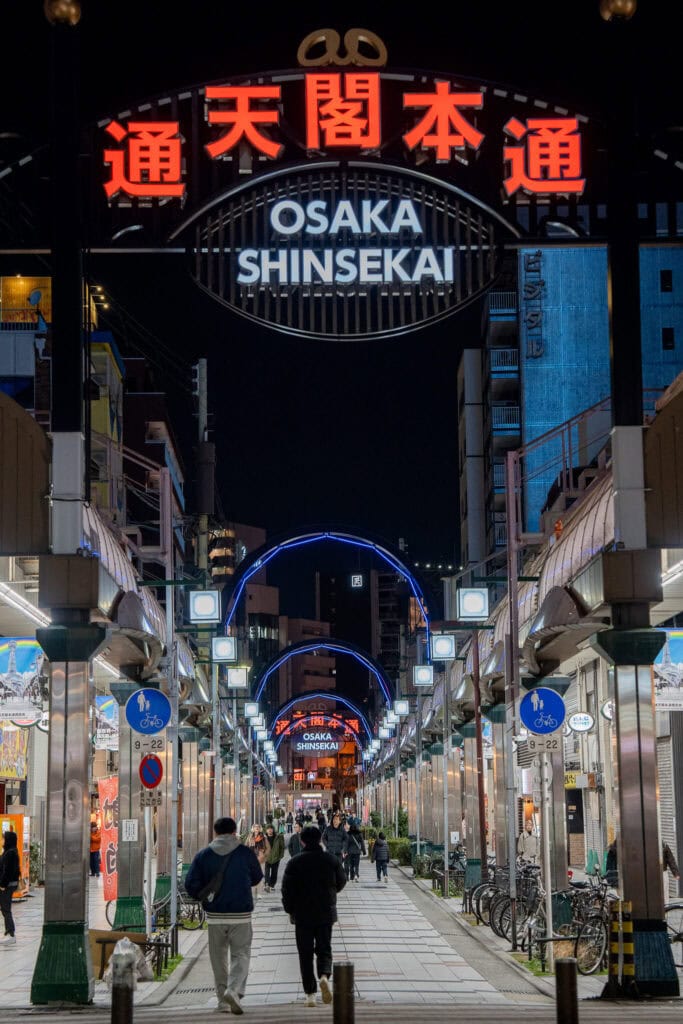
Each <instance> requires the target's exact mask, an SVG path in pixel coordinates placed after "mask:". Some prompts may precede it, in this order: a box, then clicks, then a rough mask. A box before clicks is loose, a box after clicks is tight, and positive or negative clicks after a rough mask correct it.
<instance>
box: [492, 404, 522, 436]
mask: <svg viewBox="0 0 683 1024" xmlns="http://www.w3.org/2000/svg"><path fill="white" fill-rule="evenodd" d="M491 423H492V425H493V429H494V430H507V431H515V430H519V429H520V426H521V416H520V413H519V406H518V405H493V406H492V407H491Z"/></svg>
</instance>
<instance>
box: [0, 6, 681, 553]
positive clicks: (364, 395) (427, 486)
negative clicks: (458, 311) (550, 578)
mask: <svg viewBox="0 0 683 1024" xmlns="http://www.w3.org/2000/svg"><path fill="white" fill-rule="evenodd" d="M2 6H3V11H2V21H1V22H0V25H1V27H2V39H3V61H2V62H1V64H0V87H1V89H2V93H1V95H2V99H1V100H0V159H6V155H5V154H6V152H7V149H6V148H5V149H3V147H7V146H12V147H18V148H20V147H21V146H22V145H23V144H24V140H25V143H26V148H27V150H29V151H30V149H32V148H33V145H34V144H37V143H40V142H42V141H44V140H45V138H46V133H47V130H48V125H49V104H48V93H49V59H48V52H49V46H48V42H49V32H50V29H49V26H48V25H47V23H46V22H45V19H44V15H43V11H42V6H43V5H42V0H4V2H3V5H2ZM639 7H640V9H639V11H638V14H637V15H636V19H635V20H634V21H633V22H631V24H630V25H622V26H613V25H612V26H608V25H606V24H605V23H604V22H603V21H602V20H601V19H600V17H599V14H598V3H597V0H575V2H573V3H570V2H568V0H565V2H564V3H558V2H554V0H553V2H551V0H546V2H544V3H540V2H536V0H526V2H524V3H519V4H517V5H515V4H510V3H490V2H489V3H476V4H474V3H473V4H470V5H448V6H445V5H443V4H434V5H432V6H431V7H430V6H429V5H415V6H414V13H413V14H412V15H411V16H410V17H407V16H406V15H405V14H403V13H400V12H403V11H405V5H396V4H395V3H391V4H388V3H379V4H375V3H370V4H362V5H358V4H356V5H354V4H340V5H338V6H337V7H332V8H327V7H321V5H319V4H289V3H282V4H279V5H274V4H244V3H243V4H236V3H234V2H232V0H230V2H224V0H193V2H192V3H186V4H183V3H180V2H179V0H168V2H161V0H138V2H137V3H122V2H110V0H83V3H82V8H83V17H82V22H81V27H80V31H81V35H82V39H83V47H82V48H83V59H82V82H83V89H82V105H83V116H84V118H86V119H87V120H90V119H92V118H94V117H96V116H98V115H100V116H101V115H107V114H111V113H115V112H117V111H120V110H123V109H125V108H126V105H127V104H128V103H138V102H140V101H142V100H143V99H145V98H146V97H147V96H152V95H154V94H156V93H160V92H162V91H164V90H169V89H174V88H176V87H180V86H183V85H194V84H198V83H203V82H215V81H218V80H220V79H221V78H223V77H225V78H227V77H229V76H231V75H236V74H241V73H248V72H254V71H258V70H263V71H270V70H274V69H284V68H289V67H295V66H296V51H297V47H298V45H299V43H300V41H301V40H302V39H303V37H304V36H305V35H306V34H307V33H308V32H310V31H312V30H313V29H317V28H321V27H324V26H329V27H333V28H336V29H337V31H339V32H340V34H341V35H342V36H343V34H344V32H345V31H346V30H347V29H348V28H351V27H363V28H367V29H370V30H372V31H374V32H375V33H377V34H378V35H379V36H380V37H381V38H382V39H383V40H384V41H385V43H386V46H387V48H388V52H389V67H390V68H423V69H427V70H431V71H439V70H442V71H448V72H450V73H459V74H462V75H471V76H475V77H480V78H483V79H487V80H488V81H489V82H492V83H498V84H504V85H511V84H512V85H514V86H515V87H516V88H517V89H518V90H519V91H525V90H529V91H531V90H535V91H536V93H537V94H541V95H543V96H544V97H545V98H546V99H547V100H548V101H551V102H558V101H564V102H565V103H566V105H567V106H568V107H570V108H578V109H582V108H583V109H585V110H587V111H590V110H591V108H595V107H597V106H598V105H599V103H600V102H601V99H602V98H603V97H604V96H605V95H606V90H607V87H608V84H609V82H610V79H611V64H610V60H609V57H608V55H609V51H610V40H611V39H612V37H613V36H614V34H615V33H619V34H620V35H621V36H622V37H623V41H624V50H623V52H624V53H626V54H627V56H626V58H625V59H626V60H627V61H628V63H629V66H630V67H632V68H633V76H634V79H635V81H636V82H637V83H638V93H639V95H640V96H641V98H642V106H641V110H642V112H643V113H644V114H645V115H646V116H647V118H648V122H649V123H651V124H652V128H653V132H652V142H653V145H654V144H656V142H657V141H660V140H662V139H664V140H665V141H664V142H663V143H661V144H662V148H666V146H667V144H668V145H669V146H670V144H671V138H672V137H671V136H666V135H661V134H658V129H659V128H660V127H662V126H664V127H665V126H667V125H668V124H671V123H673V122H674V119H675V117H677V116H678V110H679V106H680V87H679V85H678V82H677V81H676V78H675V75H676V68H677V67H678V54H677V53H676V47H677V46H678V39H677V36H676V33H675V32H674V30H673V29H674V26H673V25H672V24H671V13H670V12H671V6H670V4H669V3H667V2H664V0H660V2H654V0H649V2H648V0H641V2H640V5H639ZM445 12H448V13H445ZM627 34H629V35H627ZM608 37H609V38H608ZM629 38H630V39H637V50H635V49H634V52H633V53H631V54H630V55H629V54H628V48H629V45H630V43H629ZM12 131H14V132H19V133H20V134H21V136H22V137H23V138H22V141H21V142H19V143H17V141H16V140H12V141H11V142H8V141H7V139H6V137H5V133H7V132H12ZM0 166H1V164H0ZM93 271H94V272H95V273H96V274H97V276H98V279H99V282H100V283H101V284H102V285H103V286H104V287H105V289H107V290H108V291H109V292H110V294H111V296H112V298H113V299H114V301H115V303H116V304H117V305H118V306H119V307H122V308H123V309H125V311H126V313H127V319H129V318H130V317H133V318H135V319H136V320H137V321H138V322H139V323H140V324H141V325H142V328H143V329H144V331H145V332H146V333H147V342H146V343H145V344H146V345H147V347H148V351H149V352H150V354H152V355H153V358H154V361H155V363H156V364H157V366H158V368H159V386H160V388H164V389H167V390H168V392H169V395H170V396H171V400H172V403H173V407H174V411H175V415H176V422H177V426H178V433H179V436H180V438H181V441H182V444H183V447H184V451H185V455H186V461H187V463H188V464H189V463H190V462H191V443H192V440H193V437H194V434H193V431H194V429H195V428H194V426H193V422H194V421H193V420H192V417H191V399H190V395H189V391H188V388H189V375H190V365H191V363H192V361H193V360H195V359H196V358H198V357H200V356H205V357H207V359H208V361H209V377H210V399H209V401H210V409H211V410H212V412H213V414H214V434H213V439H214V440H215V441H216V444H217V455H218V473H219V485H220V495H221V504H222V508H223V511H224V512H225V514H226V516H227V517H228V518H229V519H233V520H235V521H241V522H248V523H253V524H255V525H260V526H263V527H265V528H267V529H268V531H269V532H273V533H280V532H282V531H286V530H292V529H299V528H306V527H307V526H310V525H323V524H327V525H333V526H336V527H340V528H346V529H348V530H349V531H350V532H356V533H361V534H362V533H364V532H369V533H370V534H372V536H374V537H378V538H384V539H385V540H386V541H387V542H389V543H391V544H396V542H397V541H398V538H399V537H403V538H405V539H406V541H407V543H408V546H409V551H410V555H411V557H412V558H413V559H415V560H426V559H432V560H433V561H443V562H449V561H451V562H456V561H457V557H458V501H457V490H458V486H457V481H458V470H457V451H458V447H457V436H456V431H457V411H456V402H455V375H456V368H457V363H458V357H459V352H460V350H461V347H462V346H463V344H467V345H473V344H475V345H476V344H478V340H479V314H480V311H479V309H478V308H477V307H474V308H471V309H470V310H469V311H468V312H466V313H464V314H462V315H456V316H455V317H451V318H449V319H447V320H446V321H445V322H444V323H443V324H442V325H440V326H435V327H431V328H427V329H424V330H420V331H417V332H415V333H413V334H412V335H409V336H406V337H402V338H398V339H389V340H384V341H375V342H367V343H353V344H345V345H344V344H342V345H340V344H337V345H335V344H330V343H324V342H319V341H316V342H313V341H303V340H296V339H294V340H293V339H288V338H287V337H285V336H284V335H282V334H280V333H276V332H274V331H270V330H268V329H267V328H265V327H263V328H260V327H255V326H252V325H250V324H248V323H247V322H246V321H244V320H243V319H241V318H239V317H238V316H236V315H234V314H232V313H230V311H228V310H226V309H224V308H222V307H221V306H219V305H218V304H216V303H215V302H213V301H212V300H211V299H210V298H208V297H206V296H204V295H203V294H202V293H201V292H200V290H199V289H198V288H197V287H196V286H195V285H194V284H193V283H192V281H191V280H190V278H189V277H188V276H187V275H186V273H185V272H184V271H183V270H181V269H179V268H177V267H176V266H175V265H174V263H173V261H172V260H171V259H168V260H164V259H159V260H157V261H156V262H154V263H152V262H150V260H149V258H141V257H136V258H130V259H129V260H126V261H122V260H120V259H117V260H116V262H115V265H113V261H112V260H111V259H109V260H107V259H104V258H103V259H101V260H100V261H99V262H98V263H96V264H93ZM129 322H130V321H129ZM115 323H116V321H115V320H114V319H112V326H115ZM129 330H130V328H129ZM140 337H141V336H140V335H137V339H136V341H135V344H136V345H140V344H141V340H140ZM131 338H132V333H131ZM122 347H124V350H125V345H123V346H122ZM169 351H170V353H174V354H175V358H172V356H171V355H169ZM131 354H135V353H133V352H131ZM191 473H192V470H191V467H190V466H189V465H188V476H191Z"/></svg>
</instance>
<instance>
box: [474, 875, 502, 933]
mask: <svg viewBox="0 0 683 1024" xmlns="http://www.w3.org/2000/svg"><path fill="white" fill-rule="evenodd" d="M499 891H500V890H499V889H498V886H496V885H491V883H489V884H488V885H483V886H480V887H479V889H478V891H477V898H476V902H475V903H474V912H475V914H476V915H477V917H478V918H479V920H480V921H481V923H482V924H488V923H489V919H490V913H491V901H492V899H493V897H494V896H495V895H496V893H498V892H499Z"/></svg>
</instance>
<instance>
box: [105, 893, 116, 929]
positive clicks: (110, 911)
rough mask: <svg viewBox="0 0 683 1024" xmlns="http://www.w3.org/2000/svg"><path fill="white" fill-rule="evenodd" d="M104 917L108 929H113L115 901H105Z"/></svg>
mask: <svg viewBox="0 0 683 1024" xmlns="http://www.w3.org/2000/svg"><path fill="white" fill-rule="evenodd" d="M104 916H105V917H106V919H107V924H108V925H109V927H110V928H113V927H114V918H115V917H116V900H107V904H106V906H105V908H104Z"/></svg>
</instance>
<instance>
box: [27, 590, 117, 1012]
mask: <svg viewBox="0 0 683 1024" xmlns="http://www.w3.org/2000/svg"><path fill="white" fill-rule="evenodd" d="M42 582H43V581H42V580H41V584H42ZM36 638H37V640H38V643H39V644H40V646H41V647H42V648H43V650H44V651H45V654H46V655H47V658H48V660H49V665H50V737H49V744H48V807H47V856H46V864H45V911H44V921H43V933H42V939H41V943H40V948H39V950H38V957H37V959H36V964H35V969H34V973H33V981H32V984H31V1002H32V1003H37V1004H45V1003H51V1002H60V1003H90V1002H92V998H93V994H94V990H95V978H94V973H93V967H92V961H91V958H90V944H89V942H88V931H87V917H88V912H87V896H88V882H87V872H88V861H89V857H90V793H89V788H88V780H89V778H90V754H91V749H92V746H91V736H90V706H91V694H90V682H89V680H90V664H89V662H90V660H91V659H92V658H94V657H95V655H96V654H97V652H98V651H99V650H100V649H101V648H102V647H104V646H105V643H106V631H105V629H104V627H103V626H91V625H85V624H83V625H75V624H74V625H69V626H58V625H53V626H48V627H47V628H45V629H38V630H36Z"/></svg>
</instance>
